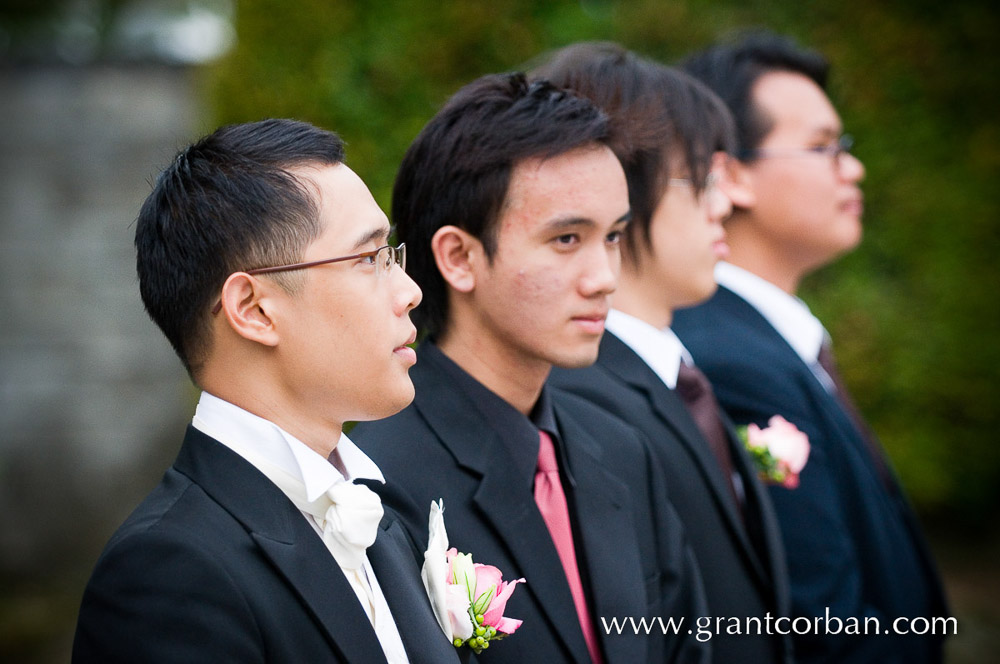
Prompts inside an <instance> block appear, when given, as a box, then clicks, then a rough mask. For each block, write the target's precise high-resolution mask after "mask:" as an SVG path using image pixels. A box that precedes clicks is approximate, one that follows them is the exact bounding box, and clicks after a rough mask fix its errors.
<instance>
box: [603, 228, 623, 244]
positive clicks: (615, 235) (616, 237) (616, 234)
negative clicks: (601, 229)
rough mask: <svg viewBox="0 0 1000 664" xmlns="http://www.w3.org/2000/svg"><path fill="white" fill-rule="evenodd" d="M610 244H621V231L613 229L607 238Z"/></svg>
mask: <svg viewBox="0 0 1000 664" xmlns="http://www.w3.org/2000/svg"><path fill="white" fill-rule="evenodd" d="M606 241H607V243H608V244H619V243H621V241H622V232H621V231H611V232H610V233H608V237H607V239H606Z"/></svg>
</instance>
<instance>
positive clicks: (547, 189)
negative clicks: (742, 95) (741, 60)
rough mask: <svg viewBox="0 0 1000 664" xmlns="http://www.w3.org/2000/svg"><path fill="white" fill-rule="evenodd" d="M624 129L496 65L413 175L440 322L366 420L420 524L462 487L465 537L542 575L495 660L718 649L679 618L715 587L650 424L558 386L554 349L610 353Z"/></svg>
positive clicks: (578, 359) (579, 355) (563, 360)
mask: <svg viewBox="0 0 1000 664" xmlns="http://www.w3.org/2000/svg"><path fill="white" fill-rule="evenodd" d="M608 132H609V128H608V123H607V118H606V117H605V116H604V115H603V114H602V113H601V112H600V111H599V110H597V109H596V108H595V107H593V106H592V105H591V104H590V103H589V102H587V101H585V100H583V99H581V98H578V97H575V96H573V95H570V94H568V93H567V92H565V91H562V90H560V89H557V88H554V87H553V86H551V85H549V84H547V83H545V82H535V83H531V84H529V83H528V82H526V81H525V79H524V77H523V76H522V75H520V74H512V75H496V76H487V77H483V78H481V79H479V80H477V81H474V82H473V83H470V84H469V85H467V86H465V87H464V88H463V89H462V90H460V91H459V92H458V93H456V94H455V95H454V96H453V97H452V98H451V100H449V102H448V103H447V104H446V105H445V106H444V108H443V109H442V110H441V111H440V112H439V113H438V114H437V115H436V116H435V117H434V118H433V119H432V120H431V121H430V122H429V123H428V125H427V126H426V127H425V128H424V129H423V130H422V131H421V133H420V135H419V136H418V137H417V138H416V140H415V141H414V143H413V145H411V146H410V149H409V150H408V151H407V154H406V156H405V158H404V160H403V163H402V166H401V167H400V171H399V174H398V176H397V179H396V186H395V191H394V192H393V217H394V221H395V222H396V225H397V228H398V232H399V237H400V239H402V240H404V241H406V242H407V243H408V245H409V246H411V247H412V250H413V261H412V262H411V273H412V274H413V276H414V279H415V280H416V281H417V283H418V284H420V285H421V288H422V289H424V292H425V300H424V306H423V307H422V308H421V309H418V310H417V311H416V312H415V314H414V315H415V316H417V317H418V318H417V319H416V320H417V322H418V324H419V325H421V326H423V327H424V329H425V330H426V332H427V335H428V336H427V339H426V340H425V341H424V342H423V343H422V344H421V345H420V347H419V356H420V362H419V363H418V364H417V366H416V367H415V368H414V371H413V379H414V386H415V389H416V398H415V401H414V403H413V404H412V405H411V406H410V407H409V408H407V409H405V410H404V411H403V412H401V413H400V414H399V415H397V416H394V417H392V418H389V419H387V420H385V421H383V422H377V423H362V424H360V425H358V427H357V428H356V429H355V430H354V431H353V432H352V435H354V436H355V437H356V439H357V440H358V441H359V445H361V446H362V447H363V448H364V449H365V451H367V452H368V453H369V454H371V455H372V458H374V459H375V460H376V461H378V463H379V464H380V466H382V467H383V468H384V469H385V472H386V476H387V477H388V478H389V485H387V489H388V490H387V493H386V496H385V499H386V501H387V502H388V503H390V504H392V505H394V506H398V507H399V509H400V510H401V512H405V515H408V518H405V521H406V523H407V525H408V526H410V529H411V532H412V533H413V536H414V538H415V539H417V540H418V541H426V539H427V535H426V530H427V516H426V515H427V509H428V507H429V506H430V503H431V501H433V500H437V499H438V498H443V500H444V516H445V521H446V523H447V527H448V534H449V537H450V539H451V543H452V545H453V546H455V547H457V548H458V549H459V550H460V551H465V552H469V553H471V554H472V555H473V557H474V558H475V559H476V560H481V561H482V562H485V563H489V564H492V565H496V566H497V567H499V568H500V570H501V571H502V572H503V573H504V576H505V578H508V579H510V578H512V577H513V578H517V577H524V578H525V579H526V583H525V584H524V586H519V587H518V590H517V592H515V593H514V595H513V597H512V598H511V601H510V603H509V604H508V605H507V614H508V615H510V616H513V617H515V618H518V619H521V620H523V624H522V625H521V628H520V630H519V631H518V632H517V633H516V634H515V635H514V636H512V637H510V638H508V639H506V640H504V641H502V642H499V643H497V644H495V645H494V646H493V647H491V648H489V649H488V650H487V651H484V652H483V654H482V656H481V657H480V659H482V660H483V661H492V662H518V663H521V662H545V663H546V664H558V663H562V662H608V663H612V662H621V663H623V664H624V663H626V662H628V663H634V662H677V661H681V662H700V661H706V658H707V654H708V647H709V645H710V644H708V643H700V642H699V641H698V639H697V638H696V636H695V635H693V634H692V633H691V632H689V628H692V627H693V624H692V623H691V622H688V623H684V624H683V625H682V626H681V629H679V630H675V629H674V628H672V627H671V626H670V624H669V623H668V622H667V621H668V620H669V619H671V618H673V619H674V620H675V621H677V620H682V619H688V620H691V621H693V620H694V618H695V617H697V616H701V615H704V598H703V591H702V588H701V582H700V579H699V578H698V572H697V568H696V567H695V566H694V563H693V559H692V557H691V555H690V551H689V549H688V548H687V546H686V545H685V543H684V539H683V535H682V531H681V526H680V523H679V521H678V520H677V517H676V514H675V513H674V512H673V510H672V508H671V507H670V505H669V503H667V501H666V499H665V496H664V487H663V485H662V471H661V470H659V469H658V468H657V466H656V462H655V460H654V459H652V458H651V457H650V455H649V454H648V452H647V450H646V448H645V446H644V443H643V442H642V441H641V438H640V437H639V434H638V433H637V432H636V431H635V430H633V429H631V428H629V427H627V426H626V425H624V424H623V423H622V422H620V421H618V420H616V419H614V418H612V417H610V416H608V415H607V414H605V413H603V412H602V411H601V410H599V409H597V408H595V407H593V406H592V405H590V404H588V403H586V402H584V401H582V400H580V399H578V398H576V397H573V396H571V395H553V394H551V393H550V392H549V391H548V390H546V389H545V388H544V385H545V380H546V377H547V376H548V374H549V371H550V369H551V367H552V366H553V365H560V366H583V365H586V364H590V363H592V362H593V361H594V359H595V357H596V355H597V347H598V343H599V341H600V338H601V334H602V332H603V330H604V318H605V315H606V314H607V311H608V306H609V296H610V294H611V293H612V291H613V290H614V289H615V284H616V281H617V275H618V271H619V249H618V244H619V239H620V236H621V234H622V231H623V229H624V227H625V225H626V222H627V220H628V216H629V205H628V192H627V185H626V182H625V176H624V174H623V172H622V168H621V165H620V163H619V162H618V160H617V159H616V158H615V155H614V154H613V153H612V152H611V150H610V149H609V148H608V147H607V141H608ZM403 450H405V453H401V452H402V451H403ZM415 458H417V459H420V462H419V463H414V459H415ZM397 490H398V491H399V494H398V495H396V492H397ZM642 619H645V620H646V621H651V622H646V623H638V622H632V621H639V620H642ZM616 621H617V622H616ZM622 621H624V622H622ZM658 621H662V622H658ZM622 625H625V628H624V631H622V630H621V626H622ZM636 625H638V631H637V630H636ZM650 625H652V631H651V632H649V631H647V627H648V626H650ZM674 625H675V626H676V622H675V623H674ZM692 631H693V630H692Z"/></svg>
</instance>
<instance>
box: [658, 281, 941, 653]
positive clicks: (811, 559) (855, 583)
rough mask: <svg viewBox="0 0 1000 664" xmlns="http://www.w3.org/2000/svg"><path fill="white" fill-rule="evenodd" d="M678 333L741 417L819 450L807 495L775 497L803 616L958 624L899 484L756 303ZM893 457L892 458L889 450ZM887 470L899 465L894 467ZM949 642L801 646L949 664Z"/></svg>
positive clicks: (718, 306)
mask: <svg viewBox="0 0 1000 664" xmlns="http://www.w3.org/2000/svg"><path fill="white" fill-rule="evenodd" d="M673 329H674V330H675V331H676V332H677V334H678V336H680V337H681V339H682V340H683V341H684V345H685V346H687V348H688V350H690V352H691V354H692V355H693V356H694V358H695V361H696V362H697V363H698V366H699V367H700V368H701V369H702V371H704V372H705V374H707V375H708V377H709V379H710V380H711V381H712V384H713V385H714V386H715V390H716V395H717V397H718V399H719V401H720V403H721V404H722V405H723V407H724V408H725V409H726V410H727V411H728V412H729V414H730V416H731V417H732V418H733V419H734V420H735V421H736V422H741V423H747V422H755V423H757V424H758V425H762V426H763V425H765V424H766V422H767V420H768V419H769V418H770V417H771V416H772V415H775V414H779V415H782V416H784V417H785V418H786V419H787V420H789V421H790V422H792V423H793V424H795V425H796V426H798V427H799V428H800V429H802V430H803V431H804V432H805V433H806V434H807V435H808V436H809V441H810V445H811V451H810V455H809V461H808V463H807V464H806V467H805V469H804V470H803V472H802V474H801V476H800V484H799V487H798V488H796V489H792V490H789V489H784V488H781V487H772V488H771V495H772V498H773V499H774V506H775V510H776V512H777V515H778V520H779V522H780V524H781V529H782V535H783V538H784V541H785V548H786V551H787V555H788V568H789V574H790V578H791V588H792V605H793V606H792V608H793V612H794V613H795V614H796V615H799V616H823V617H825V615H826V611H827V608H828V607H829V614H830V615H832V616H839V617H841V618H848V617H853V618H858V619H860V620H861V621H864V619H865V618H866V617H874V618H877V619H878V621H879V625H880V631H883V632H884V631H886V630H890V631H892V621H893V620H894V619H896V618H897V617H901V616H906V617H911V618H912V617H917V616H921V617H926V618H930V617H932V616H943V615H947V608H946V606H945V600H944V595H943V592H942V589H941V585H940V582H939V579H938V576H937V572H936V570H935V566H934V563H933V561H932V559H931V556H930V554H929V552H928V549H927V547H926V544H925V542H924V539H923V536H922V535H921V532H920V528H919V525H918V523H917V519H916V517H915V515H914V514H913V511H912V510H911V508H910V506H909V505H908V503H907V501H906V498H905V497H904V495H903V493H902V491H901V489H900V487H899V485H898V484H897V482H896V480H895V478H894V477H889V478H888V482H886V481H884V480H883V478H882V476H881V475H880V474H879V472H878V470H877V467H876V465H875V461H874V459H873V457H872V454H871V452H870V451H869V449H868V447H867V445H866V443H865V441H864V439H863V437H862V434H861V432H859V431H858V430H857V428H856V427H855V426H854V424H853V423H852V421H851V419H850V417H849V416H848V415H847V413H846V412H845V411H844V409H843V408H842V407H841V406H840V403H839V402H838V400H837V399H836V397H834V396H832V395H831V394H829V393H828V392H827V391H826V390H825V389H824V388H823V386H822V385H821V384H820V382H819V381H818V380H817V379H816V377H815V375H814V374H813V373H812V370H811V369H810V368H809V366H808V365H806V363H805V362H803V361H802V359H801V358H800V357H799V356H798V354H796V353H795V351H794V350H793V349H792V347H791V346H790V345H789V344H788V343H787V342H786V341H785V339H784V338H783V337H782V336H781V335H780V334H779V333H778V332H777V330H775V329H774V327H773V326H771V324H770V323H768V322H767V320H766V319H765V318H764V317H763V316H762V315H761V314H760V313H759V312H758V311H757V310H756V309H755V308H754V307H753V306H751V305H750V304H749V303H748V302H746V301H745V300H744V299H742V298H741V297H739V296H738V295H736V294H735V293H733V292H732V291H730V290H728V289H726V288H721V287H720V288H719V290H718V292H717V293H716V294H715V296H713V297H712V299H711V300H709V301H708V302H707V303H705V304H703V305H700V306H698V307H695V308H693V309H688V310H684V311H679V312H677V314H676V316H675V320H674V324H673ZM879 455H880V456H881V452H879ZM886 465H888V461H887V460H886ZM942 641H943V639H942V637H940V636H938V637H931V636H927V637H914V636H908V637H897V636H895V635H886V634H882V635H881V636H867V637H863V636H862V637H849V636H845V635H843V634H840V635H826V634H823V633H821V634H818V635H816V634H808V635H802V636H798V637H796V656H797V657H798V658H799V659H800V660H801V661H805V662H852V663H853V662H872V663H875V662H877V663H879V664H886V663H890V662H899V663H903V662H906V663H913V662H939V661H941V656H942V655H941V646H942Z"/></svg>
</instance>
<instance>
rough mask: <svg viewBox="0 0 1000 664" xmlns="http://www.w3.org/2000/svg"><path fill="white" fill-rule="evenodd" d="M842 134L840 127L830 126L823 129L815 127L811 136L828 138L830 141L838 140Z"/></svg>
mask: <svg viewBox="0 0 1000 664" xmlns="http://www.w3.org/2000/svg"><path fill="white" fill-rule="evenodd" d="M842 133H843V129H841V128H840V127H833V126H830V125H825V126H823V127H816V128H815V129H814V130H813V135H814V136H817V137H819V138H829V139H831V140H833V139H837V138H840V135H841V134H842Z"/></svg>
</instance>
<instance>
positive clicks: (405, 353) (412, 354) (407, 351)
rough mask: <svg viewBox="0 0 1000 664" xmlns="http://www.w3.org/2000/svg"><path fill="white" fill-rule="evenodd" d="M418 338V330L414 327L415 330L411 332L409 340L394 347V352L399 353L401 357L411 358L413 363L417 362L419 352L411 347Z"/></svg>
mask: <svg viewBox="0 0 1000 664" xmlns="http://www.w3.org/2000/svg"><path fill="white" fill-rule="evenodd" d="M416 340H417V330H416V329H415V328H414V330H413V331H412V332H410V336H409V337H408V338H407V340H406V341H405V342H404V343H402V344H401V345H399V346H396V347H395V348H394V349H393V351H392V352H393V354H395V355H399V356H400V357H403V358H405V359H407V360H410V363H411V364H415V363H416V361H417V352H416V351H415V350H413V349H412V348H410V344H412V343H413V342H414V341H416Z"/></svg>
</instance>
